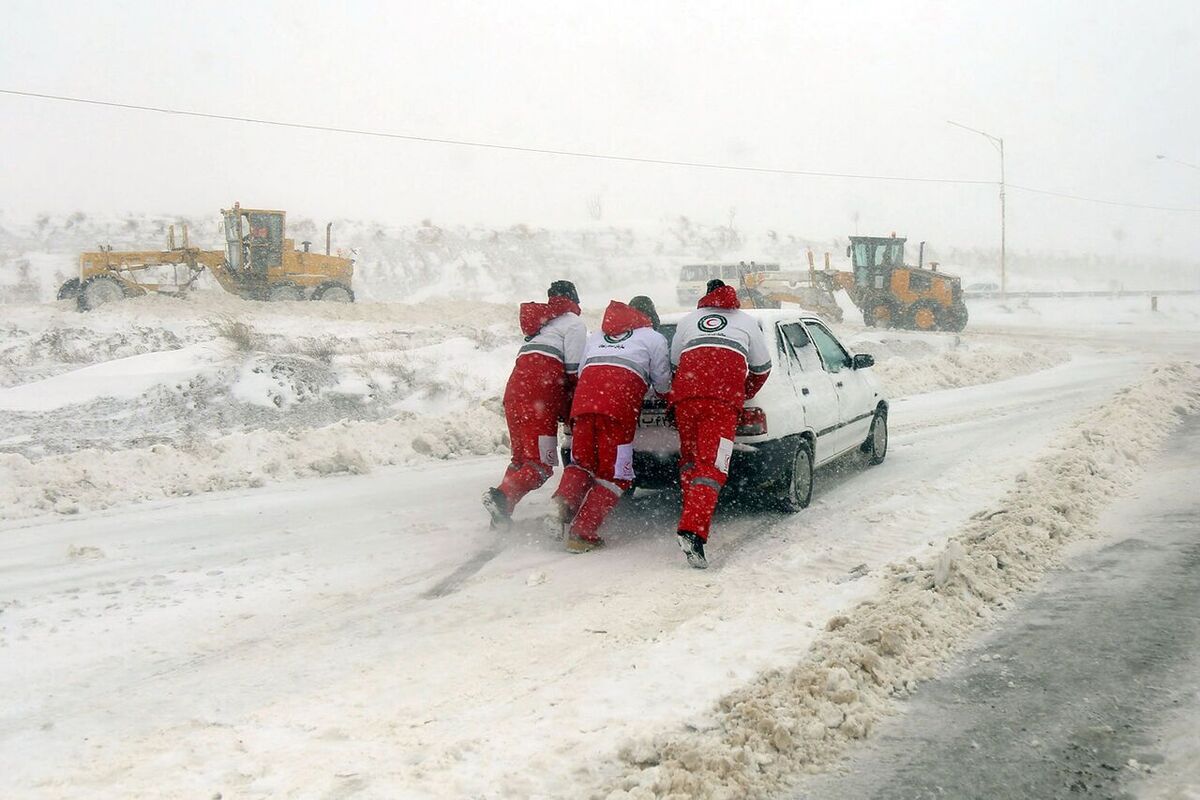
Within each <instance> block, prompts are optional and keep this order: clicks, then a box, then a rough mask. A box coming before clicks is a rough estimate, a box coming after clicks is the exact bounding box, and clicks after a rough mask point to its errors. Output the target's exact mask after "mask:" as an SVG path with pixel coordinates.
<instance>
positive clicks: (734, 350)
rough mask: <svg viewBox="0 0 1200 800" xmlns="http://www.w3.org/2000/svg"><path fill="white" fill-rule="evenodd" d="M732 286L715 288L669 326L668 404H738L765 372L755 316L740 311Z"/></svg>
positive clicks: (766, 357)
mask: <svg viewBox="0 0 1200 800" xmlns="http://www.w3.org/2000/svg"><path fill="white" fill-rule="evenodd" d="M740 306H741V304H740V303H739V302H738V297H737V290H736V289H734V288H733V287H732V286H719V287H717V288H716V289H714V290H713V291H711V292H709V293H708V294H706V295H705V296H704V297H702V298H700V302H699V303H698V304H697V308H696V310H695V311H693V312H692V313H691V314H688V315H687V316H686V317H684V318H683V320H682V321H681V322H680V323H679V324H678V325H677V326H676V328H675V338H674V339H672V340H671V364H672V365H674V366H675V381H674V383H673V384H672V386H671V402H673V403H678V402H680V401H682V400H688V399H691V398H706V399H710V400H720V401H722V402H726V403H729V404H730V405H733V406H737V407H739V408H740V407H741V405H742V403H743V402H745V401H746V400H747V399H749V398H751V397H754V395H755V394H757V393H758V390H759V389H761V388H762V385H763V384H764V383H766V382H767V376H768V375H770V374H771V354H770V351H769V350H768V349H767V340H766V337H764V336H763V332H762V329H761V328H760V327H759V326H758V320H756V319H755V318H754V317H752V316H750V315H749V314H747V313H746V312H745V311H741V310H739V309H740Z"/></svg>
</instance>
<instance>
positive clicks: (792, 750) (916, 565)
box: [592, 364, 1200, 800]
mask: <svg viewBox="0 0 1200 800" xmlns="http://www.w3.org/2000/svg"><path fill="white" fill-rule="evenodd" d="M1197 411H1200V368H1198V367H1197V366H1196V365H1194V364H1186V365H1178V366H1170V367H1157V368H1155V369H1153V370H1152V371H1151V373H1150V374H1149V376H1148V377H1147V378H1146V379H1145V380H1144V381H1142V382H1141V383H1139V384H1137V385H1135V386H1133V387H1130V388H1129V389H1126V390H1124V391H1123V392H1121V393H1119V394H1118V395H1117V396H1116V397H1115V398H1114V399H1113V400H1111V401H1110V402H1108V403H1106V404H1105V405H1103V406H1100V407H1098V408H1096V409H1094V410H1092V411H1091V412H1089V413H1087V414H1086V415H1084V416H1083V417H1082V418H1081V419H1080V420H1078V421H1077V422H1076V423H1075V424H1074V425H1073V426H1072V427H1071V428H1070V429H1069V430H1068V431H1067V432H1066V433H1065V434H1063V436H1062V437H1061V438H1060V439H1059V441H1058V442H1057V443H1056V446H1054V447H1052V448H1050V450H1049V451H1048V452H1049V455H1047V456H1045V457H1043V458H1041V459H1040V460H1038V461H1037V462H1035V464H1034V465H1033V466H1032V467H1031V468H1030V469H1029V470H1028V471H1027V472H1026V473H1024V474H1022V475H1021V476H1020V477H1019V478H1018V480H1017V484H1016V486H1015V487H1014V488H1013V489H1012V490H1011V491H1010V492H1009V493H1008V494H1007V496H1006V497H1005V498H1004V500H1003V501H1002V502H1001V503H1000V504H999V507H998V508H995V509H994V510H990V511H985V512H980V513H978V514H976V515H975V517H974V518H973V521H972V522H971V523H970V524H969V525H968V526H967V527H966V529H965V530H964V531H963V532H962V533H961V534H959V535H958V536H956V537H954V538H953V539H952V540H951V541H950V542H949V544H948V545H947V546H946V548H945V549H944V551H943V552H941V553H940V554H939V555H938V556H937V557H935V558H932V559H927V560H924V561H920V560H917V559H915V558H910V559H908V560H907V561H905V562H903V563H898V564H892V565H890V566H889V567H888V568H887V569H886V573H887V574H886V578H885V581H884V584H883V586H882V588H881V589H880V591H879V593H878V594H877V595H876V596H875V597H873V598H871V599H869V600H867V601H865V602H863V603H861V604H860V605H859V606H858V607H856V608H855V609H853V610H851V611H850V612H849V613H847V614H845V615H838V616H834V617H833V618H831V619H830V620H829V621H828V623H827V625H826V631H825V633H824V634H822V635H821V636H820V637H819V638H818V639H817V641H816V642H815V643H814V644H813V646H812V648H811V650H810V651H809V654H808V655H807V656H806V657H805V659H804V660H803V661H802V662H801V663H799V664H797V665H796V666H795V667H792V668H790V669H786V670H777V671H772V672H769V673H766V674H763V675H761V676H760V677H759V678H758V679H757V680H755V681H754V682H753V683H751V684H750V685H748V686H745V687H744V688H742V689H740V690H738V691H735V692H733V693H731V694H729V695H727V696H725V697H724V698H722V699H721V700H720V701H719V703H718V704H717V707H716V709H715V710H714V712H713V713H714V717H713V721H712V724H711V725H702V726H697V727H693V728H692V729H688V730H678V731H672V732H670V733H669V734H665V735H661V736H659V737H658V738H655V739H652V740H648V741H635V742H630V743H628V744H627V745H626V746H625V747H624V748H623V749H622V751H621V754H620V755H621V759H622V761H623V765H624V766H623V768H622V770H621V773H620V774H619V775H618V776H616V777H615V778H613V779H612V780H610V781H609V782H608V783H607V784H606V785H604V786H602V787H597V788H596V790H595V791H594V792H593V793H592V796H593V797H596V798H605V800H625V799H628V800H648V799H649V798H667V797H671V798H683V797H688V798H712V799H713V800H716V799H717V798H722V799H725V798H745V797H762V796H765V795H766V794H768V793H770V792H776V791H779V790H781V789H784V788H785V787H787V786H788V785H789V784H791V783H792V782H793V781H794V780H795V779H796V778H797V777H798V776H799V775H800V774H801V773H803V772H805V771H813V770H816V769H818V768H820V767H821V766H822V765H824V764H827V763H829V762H830V761H832V760H833V759H835V758H836V757H837V756H838V755H839V754H840V753H841V752H842V751H843V750H844V749H845V747H846V746H847V745H848V744H849V743H850V742H852V741H853V740H855V739H861V738H863V737H865V736H867V735H869V734H870V732H871V730H872V728H873V726H874V725H875V723H876V722H877V721H878V720H879V719H880V718H881V717H882V716H883V715H885V714H887V713H889V712H890V711H891V710H892V707H893V700H894V698H897V697H902V696H904V695H905V694H907V693H908V692H911V691H912V690H913V689H914V688H915V686H916V684H917V682H918V681H920V680H922V679H925V678H928V677H930V676H931V675H932V674H933V673H934V672H935V670H936V669H937V668H938V666H939V665H940V664H941V663H942V662H943V661H944V660H945V659H946V658H947V657H948V656H949V655H950V654H951V653H952V652H953V651H954V650H955V649H956V648H957V647H959V646H961V645H962V644H963V643H964V641H965V640H966V638H967V637H968V636H969V635H970V634H971V633H972V632H973V631H975V630H976V629H977V628H978V627H979V626H981V625H983V624H984V623H985V622H986V621H987V620H989V619H990V618H992V617H993V616H994V615H995V614H996V613H997V612H998V611H999V610H1001V609H1003V608H1004V607H1005V606H1006V604H1007V601H1008V598H1010V597H1011V596H1012V595H1013V594H1015V593H1017V592H1020V591H1022V590H1023V589H1026V588H1028V587H1029V586H1031V585H1032V584H1033V583H1035V582H1036V581H1037V580H1038V578H1039V577H1040V576H1041V574H1042V573H1043V572H1044V571H1046V570H1047V569H1049V568H1050V567H1052V566H1053V565H1054V564H1055V563H1056V562H1057V559H1058V557H1059V553H1060V552H1061V550H1062V548H1063V547H1064V545H1065V543H1066V542H1067V541H1068V540H1069V539H1071V538H1073V537H1077V536H1080V535H1082V534H1084V533H1086V532H1087V531H1088V529H1089V528H1090V526H1091V525H1092V524H1093V523H1094V522H1095V521H1096V519H1097V517H1098V515H1099V512H1100V510H1101V509H1102V508H1103V507H1104V506H1105V505H1106V503H1107V502H1108V500H1110V499H1111V498H1112V497H1113V496H1115V495H1117V494H1119V493H1120V491H1121V489H1122V487H1125V486H1127V485H1129V483H1130V481H1131V479H1132V477H1133V476H1134V475H1135V474H1136V473H1137V471H1138V469H1139V467H1140V465H1141V464H1142V463H1144V462H1145V461H1146V460H1147V459H1148V458H1149V457H1150V456H1152V455H1153V453H1154V452H1155V451H1156V449H1157V448H1158V447H1159V446H1160V445H1161V443H1162V442H1163V441H1164V440H1165V439H1166V438H1167V437H1168V436H1169V435H1170V434H1171V431H1172V430H1173V429H1174V427H1175V426H1176V424H1177V423H1178V415H1179V414H1180V413H1185V412H1187V413H1195V412H1197Z"/></svg>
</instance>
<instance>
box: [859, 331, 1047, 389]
mask: <svg viewBox="0 0 1200 800" xmlns="http://www.w3.org/2000/svg"><path fill="white" fill-rule="evenodd" d="M847 344H848V345H850V347H852V348H853V349H854V350H855V351H857V352H862V353H870V354H871V355H873V356H875V368H874V369H875V374H877V375H878V376H879V378H880V379H881V380H882V381H883V385H884V387H885V388H886V389H887V392H888V395H889V396H891V397H905V396H907V395H911V394H922V393H924V392H932V391H936V390H938V389H957V388H960V387H963V386H974V385H977V384H980V383H993V382H995V381H1001V380H1004V379H1005V378H1012V377H1015V376H1017V375H1027V374H1029V373H1031V372H1037V371H1039V370H1043V369H1049V368H1050V367H1053V366H1055V365H1057V364H1061V363H1063V362H1065V361H1066V360H1067V355H1066V353H1064V352H1063V351H1062V350H1060V349H1043V350H1027V349H1024V348H1019V347H1013V346H1010V345H1005V344H1000V343H995V342H986V343H984V342H980V341H978V340H974V339H972V338H971V337H965V336H949V335H945V334H932V335H929V334H920V333H910V332H905V333H900V332H892V333H890V334H883V333H860V334H857V335H855V336H852V337H850V339H849V340H848V341H847Z"/></svg>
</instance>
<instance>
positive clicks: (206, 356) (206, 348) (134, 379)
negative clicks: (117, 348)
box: [0, 341, 231, 412]
mask: <svg viewBox="0 0 1200 800" xmlns="http://www.w3.org/2000/svg"><path fill="white" fill-rule="evenodd" d="M230 351H231V348H230V346H229V345H228V343H225V342H219V341H214V342H205V343H203V344H197V345H192V346H190V347H184V348H182V349H180V350H167V351H163V352H157V353H147V354H145V355H137V356H128V357H126V358H118V359H115V360H113V361H105V362H103V363H100V364H95V365H93V366H90V367H84V368H83V369H77V370H74V371H72V372H68V373H65V374H62V375H58V376H55V377H52V378H46V379H44V380H40V381H34V382H33V383H26V384H22V385H20V386H15V387H12V388H8V389H0V410H4V411H40V412H44V411H53V410H55V409H59V408H62V407H63V406H68V405H75V404H79V403H88V402H92V401H94V400H97V399H99V398H109V399H133V398H135V397H138V396H139V395H142V394H144V393H146V392H147V391H149V390H150V389H151V388H153V387H155V386H158V385H160V384H163V383H174V382H179V381H187V380H190V379H192V378H194V377H196V376H197V375H202V374H204V373H205V372H211V371H212V370H213V368H214V365H216V364H218V363H219V362H221V361H223V360H225V359H226V358H228V357H229V354H230Z"/></svg>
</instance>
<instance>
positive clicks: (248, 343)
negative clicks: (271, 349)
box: [214, 319, 265, 353]
mask: <svg viewBox="0 0 1200 800" xmlns="http://www.w3.org/2000/svg"><path fill="white" fill-rule="evenodd" d="M214 328H215V329H216V332H217V335H218V336H220V337H221V338H222V339H225V340H226V341H229V342H231V343H232V344H233V346H234V347H236V348H237V349H238V350H239V351H241V352H243V353H251V352H254V351H255V350H262V349H265V341H264V339H263V336H262V334H260V333H259V332H258V331H256V330H254V328H253V327H251V326H250V325H248V324H246V323H245V322H242V321H240V320H235V319H225V320H222V321H221V322H218V323H217V324H216V325H215V326H214Z"/></svg>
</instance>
